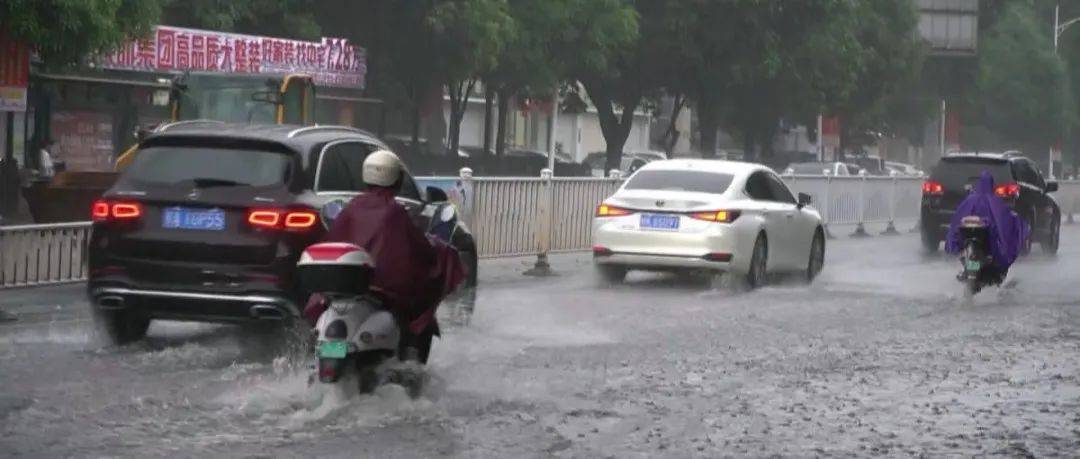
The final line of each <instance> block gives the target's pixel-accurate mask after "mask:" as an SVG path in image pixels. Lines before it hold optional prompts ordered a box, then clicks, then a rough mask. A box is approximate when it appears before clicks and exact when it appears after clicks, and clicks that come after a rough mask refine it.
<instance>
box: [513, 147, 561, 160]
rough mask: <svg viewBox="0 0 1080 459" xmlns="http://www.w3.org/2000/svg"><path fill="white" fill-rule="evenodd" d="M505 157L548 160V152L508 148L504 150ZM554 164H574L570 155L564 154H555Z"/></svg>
mask: <svg viewBox="0 0 1080 459" xmlns="http://www.w3.org/2000/svg"><path fill="white" fill-rule="evenodd" d="M506 156H516V157H519V158H542V159H544V160H547V159H548V152H546V151H540V150H531V149H528V148H509V149H507V150H506ZM555 162H556V163H563V164H571V163H573V162H574V160H573V159H572V158H570V155H568V154H566V153H561V152H560V153H556V154H555Z"/></svg>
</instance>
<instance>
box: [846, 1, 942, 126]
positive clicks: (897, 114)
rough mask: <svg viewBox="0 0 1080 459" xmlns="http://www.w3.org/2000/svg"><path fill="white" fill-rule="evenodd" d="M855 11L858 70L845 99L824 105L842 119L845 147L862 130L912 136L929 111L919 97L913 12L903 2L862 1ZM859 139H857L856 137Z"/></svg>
mask: <svg viewBox="0 0 1080 459" xmlns="http://www.w3.org/2000/svg"><path fill="white" fill-rule="evenodd" d="M857 7H858V8H859V9H858V10H857V11H856V15H855V16H854V17H855V18H857V22H856V24H855V27H856V37H857V40H858V45H859V47H860V48H861V50H860V53H861V55H862V58H861V65H860V66H859V67H858V70H857V72H856V79H855V82H854V85H853V86H852V90H851V92H850V93H849V94H848V97H845V98H843V99H842V100H840V101H838V103H833V104H828V105H829V106H830V107H831V108H832V109H833V110H832V111H833V112H835V113H838V114H840V115H841V117H842V119H843V120H844V124H843V128H844V131H845V144H848V143H849V142H852V143H860V140H861V141H863V142H866V141H869V140H870V138H867V137H863V134H865V133H866V132H868V131H876V132H882V133H884V134H886V135H895V134H900V133H907V134H912V133H914V132H917V131H918V130H920V129H921V128H922V122H923V121H924V120H925V119H926V115H927V113H928V111H929V110H930V109H931V107H930V106H929V105H928V104H927V103H926V101H927V99H924V98H921V97H920V92H921V91H920V90H919V88H918V84H919V75H920V73H921V70H922V65H921V64H922V61H923V59H924V49H923V45H922V44H921V43H920V41H919V39H918V38H917V36H916V34H914V33H913V31H914V30H915V27H916V26H917V24H918V12H917V11H916V10H915V7H914V5H913V4H912V3H911V2H908V1H897V0H864V1H862V2H859V3H858V5H857ZM860 137H861V138H860Z"/></svg>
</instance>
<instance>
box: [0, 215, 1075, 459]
mask: <svg viewBox="0 0 1080 459" xmlns="http://www.w3.org/2000/svg"><path fill="white" fill-rule="evenodd" d="M1062 239H1063V242H1062V253H1061V254H1060V255H1059V256H1058V257H1056V258H1049V257H1045V256H1039V255H1036V256H1033V257H1030V258H1029V259H1026V260H1024V261H1022V262H1021V264H1019V265H1017V266H1016V267H1015V268H1014V271H1013V278H1014V279H1017V280H1018V281H1019V283H1018V285H1017V286H1016V287H1015V288H1013V289H1012V290H1011V291H1008V292H1005V293H1001V292H998V291H990V292H986V293H984V294H981V295H980V296H979V297H977V298H976V302H975V304H973V305H969V304H964V302H963V301H962V300H961V298H960V291H961V290H960V286H959V284H957V283H956V282H955V280H954V279H953V275H954V274H955V272H956V270H957V268H958V265H957V263H955V261H953V260H948V259H944V258H941V257H929V258H928V257H924V256H921V255H919V254H918V252H917V249H916V247H917V246H918V242H917V239H916V238H915V237H914V236H913V235H910V234H908V235H904V236H897V237H874V238H869V239H860V240H855V239H840V240H835V241H830V246H829V248H828V258H827V265H826V271H825V272H824V273H823V275H822V277H821V278H820V280H819V282H817V283H815V284H814V285H813V286H810V287H806V286H799V285H790V286H778V287H770V288H767V289H764V290H761V291H757V292H752V293H732V292H726V291H710V290H706V289H705V288H704V287H703V286H702V285H700V284H697V283H694V282H688V281H681V280H679V279H674V278H671V277H667V276H662V275H631V278H630V282H629V284H628V285H625V286H622V287H618V288H607V289H604V288H597V287H596V286H595V285H594V282H593V280H592V278H591V271H590V269H589V268H590V266H589V264H588V263H589V260H588V258H587V257H583V256H565V257H555V258H554V267H555V269H556V271H558V273H559V274H560V275H559V276H557V277H553V278H544V279H535V278H526V277H523V276H521V275H520V274H519V273H520V271H522V270H523V269H524V268H525V267H526V266H525V263H526V262H525V261H523V260H503V261H494V262H485V263H484V264H483V266H482V269H483V275H482V279H481V282H482V286H481V289H480V290H479V292H478V295H477V300H476V303H475V309H474V311H473V312H472V313H470V312H469V311H468V310H467V308H465V307H461V306H457V307H448V308H444V310H443V311H442V315H443V319H442V320H443V321H444V323H446V324H449V325H448V326H447V327H446V331H445V336H444V339H443V340H441V341H438V342H437V343H436V348H435V350H434V351H433V355H432V365H431V371H432V373H433V375H434V376H433V377H434V382H433V383H432V384H431V386H430V387H429V388H428V390H427V392H426V393H425V395H424V396H423V397H421V398H420V399H418V400H409V399H408V398H407V397H405V396H404V394H403V393H402V391H401V390H399V388H396V387H384V388H382V389H381V390H380V391H379V392H378V393H376V394H375V395H371V396H349V394H342V393H339V392H333V391H326V390H312V389H309V388H308V387H307V385H306V381H307V369H306V365H307V363H308V362H307V361H306V360H305V359H304V358H302V357H297V356H296V354H298V353H297V352H295V351H294V350H293V349H292V348H291V347H290V346H286V345H281V344H279V341H280V340H279V339H278V338H279V336H278V335H275V334H273V333H272V332H267V331H266V330H263V329H260V328H258V327H244V328H235V327H230V326H214V325H201V324H186V323H177V322H155V323H154V324H153V325H152V327H151V330H150V337H149V338H148V339H147V340H146V341H145V342H142V343H138V344H135V345H131V346H128V347H124V348H119V349H118V348H111V347H104V346H103V345H102V344H101V343H100V342H99V341H98V340H97V339H96V338H95V336H94V334H93V332H92V327H91V324H90V322H89V320H88V316H87V305H86V303H85V301H84V300H83V298H82V296H81V294H82V290H81V287H79V286H65V287H53V288H45V289H36V290H15V291H3V292H0V305H2V306H3V307H4V308H5V309H7V310H8V311H9V312H12V313H14V314H16V315H17V316H18V319H19V320H18V321H16V322H10V323H0V451H2V452H4V454H0V455H6V454H14V455H16V456H18V455H22V456H32V457H40V456H124V457H146V456H175V455H179V456H201V457H216V456H242V457H270V456H273V457H314V456H322V457H552V456H554V457H590V458H591V457H620V458H622V457H718V456H768V455H780V456H803V457H805V456H811V455H812V456H842V457H850V456H853V455H857V456H871V455H884V456H909V455H920V454H922V455H930V456H943V455H959V456H972V455H994V454H1000V455H1005V456H1020V457H1023V456H1030V455H1034V456H1039V457H1043V456H1055V455H1058V456H1061V455H1065V456H1071V455H1073V454H1076V452H1077V451H1080V379H1078V378H1080V328H1078V327H1080V305H1078V303H1080V302H1078V301H1077V298H1080V274H1078V273H1080V242H1078V241H1080V227H1067V228H1066V229H1065V230H1064V234H1063V237H1062Z"/></svg>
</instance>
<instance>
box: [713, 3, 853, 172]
mask: <svg viewBox="0 0 1080 459" xmlns="http://www.w3.org/2000/svg"><path fill="white" fill-rule="evenodd" d="M856 3H858V2H848V1H844V0H806V1H801V2H786V1H783V0H764V1H752V0H735V1H732V2H723V3H717V4H710V5H709V6H710V8H715V10H713V11H712V12H711V15H710V17H712V18H714V19H715V20H723V21H724V23H723V25H721V26H710V25H709V24H708V22H705V23H702V24H701V25H700V26H699V27H701V28H703V30H704V31H703V32H701V33H700V34H701V36H702V39H704V40H707V41H708V42H709V43H711V46H710V47H709V49H708V51H709V54H706V55H704V56H702V57H701V58H699V62H702V63H704V66H702V67H699V68H698V69H696V75H698V78H697V80H698V90H699V92H698V94H696V97H695V99H696V100H697V102H698V108H699V111H700V120H701V123H700V125H699V127H700V129H701V136H702V142H703V144H704V145H705V146H706V147H705V149H704V151H705V153H706V154H709V153H711V152H712V148H709V147H710V146H712V145H714V142H715V140H714V139H715V132H716V127H717V123H718V121H723V122H724V124H726V125H727V126H728V127H729V128H731V129H732V130H734V131H735V132H736V134H737V135H738V136H739V137H740V138H741V140H742V142H743V146H744V154H745V155H746V159H755V154H754V152H755V150H756V149H757V148H758V147H760V148H761V150H762V155H761V157H757V158H756V159H759V160H762V161H768V160H770V159H771V152H772V141H773V139H774V138H775V136H776V134H777V132H778V130H779V125H780V120H781V119H784V118H788V119H794V120H808V119H813V117H814V116H816V114H817V113H820V112H821V111H822V110H823V109H826V108H828V107H830V106H833V105H835V104H837V103H839V101H842V100H844V99H845V98H847V97H848V96H849V94H850V92H851V91H852V88H853V86H854V84H855V75H856V74H857V72H858V70H859V69H860V67H861V66H862V65H863V62H862V61H863V58H864V56H863V55H862V53H863V48H862V47H861V46H860V45H859V43H858V39H857V33H856V32H857V24H858V20H859V18H858V15H857V8H856V6H855V4H856ZM721 28H730V30H729V31H717V30H715V29H721ZM735 31H737V32H735ZM735 33H737V34H738V35H737V36H736V35H733V34H735Z"/></svg>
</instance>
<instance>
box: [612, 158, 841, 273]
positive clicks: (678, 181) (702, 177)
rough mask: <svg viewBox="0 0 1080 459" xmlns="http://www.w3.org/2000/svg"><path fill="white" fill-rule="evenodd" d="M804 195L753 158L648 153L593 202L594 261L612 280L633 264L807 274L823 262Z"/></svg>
mask: <svg viewBox="0 0 1080 459" xmlns="http://www.w3.org/2000/svg"><path fill="white" fill-rule="evenodd" d="M809 205H810V196H809V195H806V194H800V195H799V197H798V198H796V197H795V196H794V195H793V194H792V193H791V190H789V189H788V187H787V185H785V184H784V182H783V181H782V180H780V177H779V176H777V175H776V173H775V172H773V171H772V170H771V169H769V168H767V167H765V166H762V165H759V164H751V163H742V162H733V161H712V160H684V159H677V160H667V161H654V162H651V163H649V164H647V165H645V166H644V167H642V168H641V169H640V170H638V171H637V172H636V173H634V175H632V176H631V177H630V178H629V179H628V180H627V181H626V183H624V184H623V186H622V187H621V188H619V190H618V191H617V192H615V194H614V195H613V196H611V197H610V198H608V199H606V200H604V202H603V203H602V204H600V205H599V206H598V207H597V209H596V216H595V218H594V219H593V230H592V240H593V260H594V264H595V266H596V269H597V271H598V273H599V274H600V276H601V278H602V279H603V280H604V281H606V282H609V283H615V282H621V281H622V280H623V279H625V277H626V273H627V272H628V271H630V270H646V271H676V272H679V271H704V272H709V273H714V274H720V273H729V274H731V275H734V276H736V279H739V280H744V281H745V285H747V286H748V287H750V288H756V287H760V286H762V285H764V284H765V283H766V281H767V279H768V276H769V275H770V274H777V273H798V274H800V275H801V276H802V277H803V278H804V279H805V280H806V281H807V282H810V281H813V279H814V278H815V277H816V276H817V275H818V273H820V272H821V270H822V268H823V266H824V261H825V232H824V229H823V224H822V220H821V215H820V214H819V213H818V212H817V211H816V210H814V209H813V208H811V207H810V206H809Z"/></svg>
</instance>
